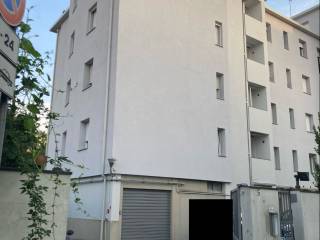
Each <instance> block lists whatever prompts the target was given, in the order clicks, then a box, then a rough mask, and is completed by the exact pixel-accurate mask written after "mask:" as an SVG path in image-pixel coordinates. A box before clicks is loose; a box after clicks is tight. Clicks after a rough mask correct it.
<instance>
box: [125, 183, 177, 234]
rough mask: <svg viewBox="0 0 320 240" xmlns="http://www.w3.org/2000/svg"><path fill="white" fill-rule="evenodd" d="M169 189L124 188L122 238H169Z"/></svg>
mask: <svg viewBox="0 0 320 240" xmlns="http://www.w3.org/2000/svg"><path fill="white" fill-rule="evenodd" d="M170 206H171V193H170V191H158V190H144V189H124V191H123V203H122V227H121V239H122V240H141V239H143V240H170V235H171V234H170V225H171V224H170V219H171V207H170Z"/></svg>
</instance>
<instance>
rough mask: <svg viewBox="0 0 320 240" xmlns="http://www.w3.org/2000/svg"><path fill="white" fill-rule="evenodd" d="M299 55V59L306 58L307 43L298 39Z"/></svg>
mask: <svg viewBox="0 0 320 240" xmlns="http://www.w3.org/2000/svg"><path fill="white" fill-rule="evenodd" d="M299 53H300V56H301V57H304V58H307V57H308V54H307V43H306V42H305V41H303V40H301V39H299Z"/></svg>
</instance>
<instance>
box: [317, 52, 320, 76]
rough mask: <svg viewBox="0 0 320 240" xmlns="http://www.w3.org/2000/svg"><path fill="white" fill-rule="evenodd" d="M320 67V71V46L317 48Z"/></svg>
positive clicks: (319, 66) (319, 65)
mask: <svg viewBox="0 0 320 240" xmlns="http://www.w3.org/2000/svg"><path fill="white" fill-rule="evenodd" d="M317 58H318V68H319V73H320V48H317Z"/></svg>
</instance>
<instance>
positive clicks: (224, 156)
mask: <svg viewBox="0 0 320 240" xmlns="http://www.w3.org/2000/svg"><path fill="white" fill-rule="evenodd" d="M218 157H220V158H226V157H227V155H218Z"/></svg>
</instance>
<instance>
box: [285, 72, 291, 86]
mask: <svg viewBox="0 0 320 240" xmlns="http://www.w3.org/2000/svg"><path fill="white" fill-rule="evenodd" d="M286 77H287V88H290V89H292V80H291V70H290V69H288V68H287V69H286Z"/></svg>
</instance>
